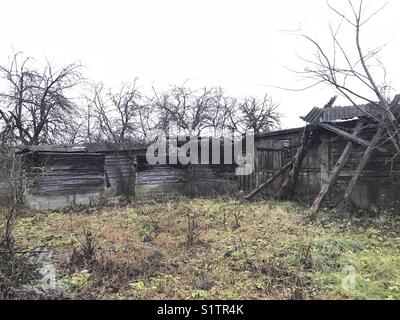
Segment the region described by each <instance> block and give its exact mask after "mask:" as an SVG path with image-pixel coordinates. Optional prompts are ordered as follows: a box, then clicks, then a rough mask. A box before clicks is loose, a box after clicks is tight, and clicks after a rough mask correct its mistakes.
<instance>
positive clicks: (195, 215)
mask: <svg viewBox="0 0 400 320" xmlns="http://www.w3.org/2000/svg"><path fill="white" fill-rule="evenodd" d="M303 211H304V210H303V208H302V207H300V206H298V205H295V204H293V203H277V202H267V201H260V202H255V203H250V204H243V205H240V206H238V205H237V204H236V202H235V201H234V200H210V199H192V200H179V201H173V200H171V201H168V202H164V203H156V202H142V203H136V204H135V205H131V206H130V207H118V206H117V207H114V208H107V209H104V210H99V211H93V210H92V211H90V210H89V211H87V210H86V211H85V212H81V213H80V212H74V210H69V212H37V213H31V214H25V215H24V216H22V217H20V218H19V219H18V221H17V222H16V226H15V230H14V236H15V242H16V243H17V244H18V245H19V247H20V249H21V250H28V249H31V248H35V247H38V246H47V247H51V248H52V249H53V251H54V255H53V257H52V261H51V263H52V264H53V265H55V267H56V270H57V275H56V276H57V281H58V283H59V284H60V285H61V286H63V288H64V289H65V290H66V291H67V292H68V293H69V295H70V296H71V297H74V298H97V299H166V298H171V299H217V298H222V299H400V289H399V288H400V254H399V253H400V234H399V230H400V228H399V227H400V218H399V216H398V215H395V214H392V215H387V216H383V217H379V218H377V217H373V218H363V217H361V218H357V219H355V218H353V219H342V220H339V219H332V218H331V216H330V215H329V213H328V212H326V213H324V212H322V213H320V214H319V216H320V218H319V219H317V220H316V221H315V222H313V223H309V224H306V223H304V219H303ZM193 219H194V220H193ZM87 232H90V233H91V234H92V235H93V239H95V244H96V247H95V254H94V255H93V257H91V258H87V257H85V256H84V254H82V248H83V247H84V246H83V245H84V242H85V237H84V235H85V233H87ZM190 232H192V233H193V234H192V237H190V234H188V233H190ZM188 239H190V241H188ZM72 256H74V258H72ZM349 270H350V276H352V273H351V272H353V271H354V272H355V274H354V277H355V282H354V283H355V286H354V287H353V286H350V287H348V286H347V287H346V286H343V284H345V280H346V279H347V278H348V276H349ZM351 283H352V282H351Z"/></svg>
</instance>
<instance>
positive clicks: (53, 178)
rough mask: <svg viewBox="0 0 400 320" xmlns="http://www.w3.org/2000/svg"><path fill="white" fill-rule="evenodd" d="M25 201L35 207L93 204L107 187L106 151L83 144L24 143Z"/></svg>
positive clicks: (49, 207) (20, 152)
mask: <svg viewBox="0 0 400 320" xmlns="http://www.w3.org/2000/svg"><path fill="white" fill-rule="evenodd" d="M17 153H18V154H21V155H23V158H24V161H23V165H24V172H25V178H24V181H25V184H24V188H25V202H26V204H27V205H28V206H29V207H30V208H33V209H55V208H60V207H65V206H68V205H71V204H77V203H79V204H90V203H92V202H93V201H94V200H95V199H97V198H98V197H100V196H101V194H102V193H103V191H104V157H105V156H104V154H101V153H92V152H87V151H86V150H85V148H82V147H72V148H67V147H64V146H23V147H21V148H19V150H18V151H17Z"/></svg>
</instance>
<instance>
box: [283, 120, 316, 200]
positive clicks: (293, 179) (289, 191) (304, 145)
mask: <svg viewBox="0 0 400 320" xmlns="http://www.w3.org/2000/svg"><path fill="white" fill-rule="evenodd" d="M313 134H314V128H313V127H312V126H306V127H305V128H304V131H303V134H302V136H301V139H300V142H301V143H300V147H299V148H298V149H297V152H296V156H295V158H294V162H293V167H292V169H291V170H290V172H289V175H288V176H287V177H286V179H285V181H284V182H283V183H282V186H281V187H280V189H279V191H278V192H277V194H276V195H275V199H278V200H279V199H282V198H283V197H284V196H285V195H288V198H289V199H290V198H291V197H292V195H293V193H294V189H295V187H296V183H297V178H298V176H299V171H300V167H301V164H302V163H303V160H304V158H305V156H306V154H307V152H308V150H309V148H310V146H311V145H312V143H313V138H314V136H313Z"/></svg>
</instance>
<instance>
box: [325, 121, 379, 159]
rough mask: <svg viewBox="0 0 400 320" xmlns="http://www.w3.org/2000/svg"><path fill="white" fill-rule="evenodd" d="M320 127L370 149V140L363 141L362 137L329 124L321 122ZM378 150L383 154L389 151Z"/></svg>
mask: <svg viewBox="0 0 400 320" xmlns="http://www.w3.org/2000/svg"><path fill="white" fill-rule="evenodd" d="M318 126H320V127H321V128H324V129H326V130H329V131H331V132H333V133H336V134H337V135H339V136H342V137H344V138H346V139H347V140H350V141H353V142H355V143H358V144H361V145H363V146H365V147H368V146H369V145H370V143H371V142H370V141H368V140H365V139H362V138H360V137H357V136H356V135H355V134H354V133H353V134H351V133H348V132H346V131H344V130H342V129H339V128H337V127H335V126H333V125H331V124H328V123H322V122H321V123H318ZM377 150H379V151H381V152H387V150H386V149H385V148H382V147H378V148H377Z"/></svg>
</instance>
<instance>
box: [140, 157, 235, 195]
mask: <svg viewBox="0 0 400 320" xmlns="http://www.w3.org/2000/svg"><path fill="white" fill-rule="evenodd" d="M237 190H238V181H237V179H236V176H235V175H234V166H233V165H227V166H224V165H192V166H190V167H189V166H181V165H169V164H166V165H148V164H144V163H142V164H140V165H138V170H137V173H136V191H135V193H136V196H138V197H154V196H163V195H211V194H218V193H224V192H235V191H237Z"/></svg>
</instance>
